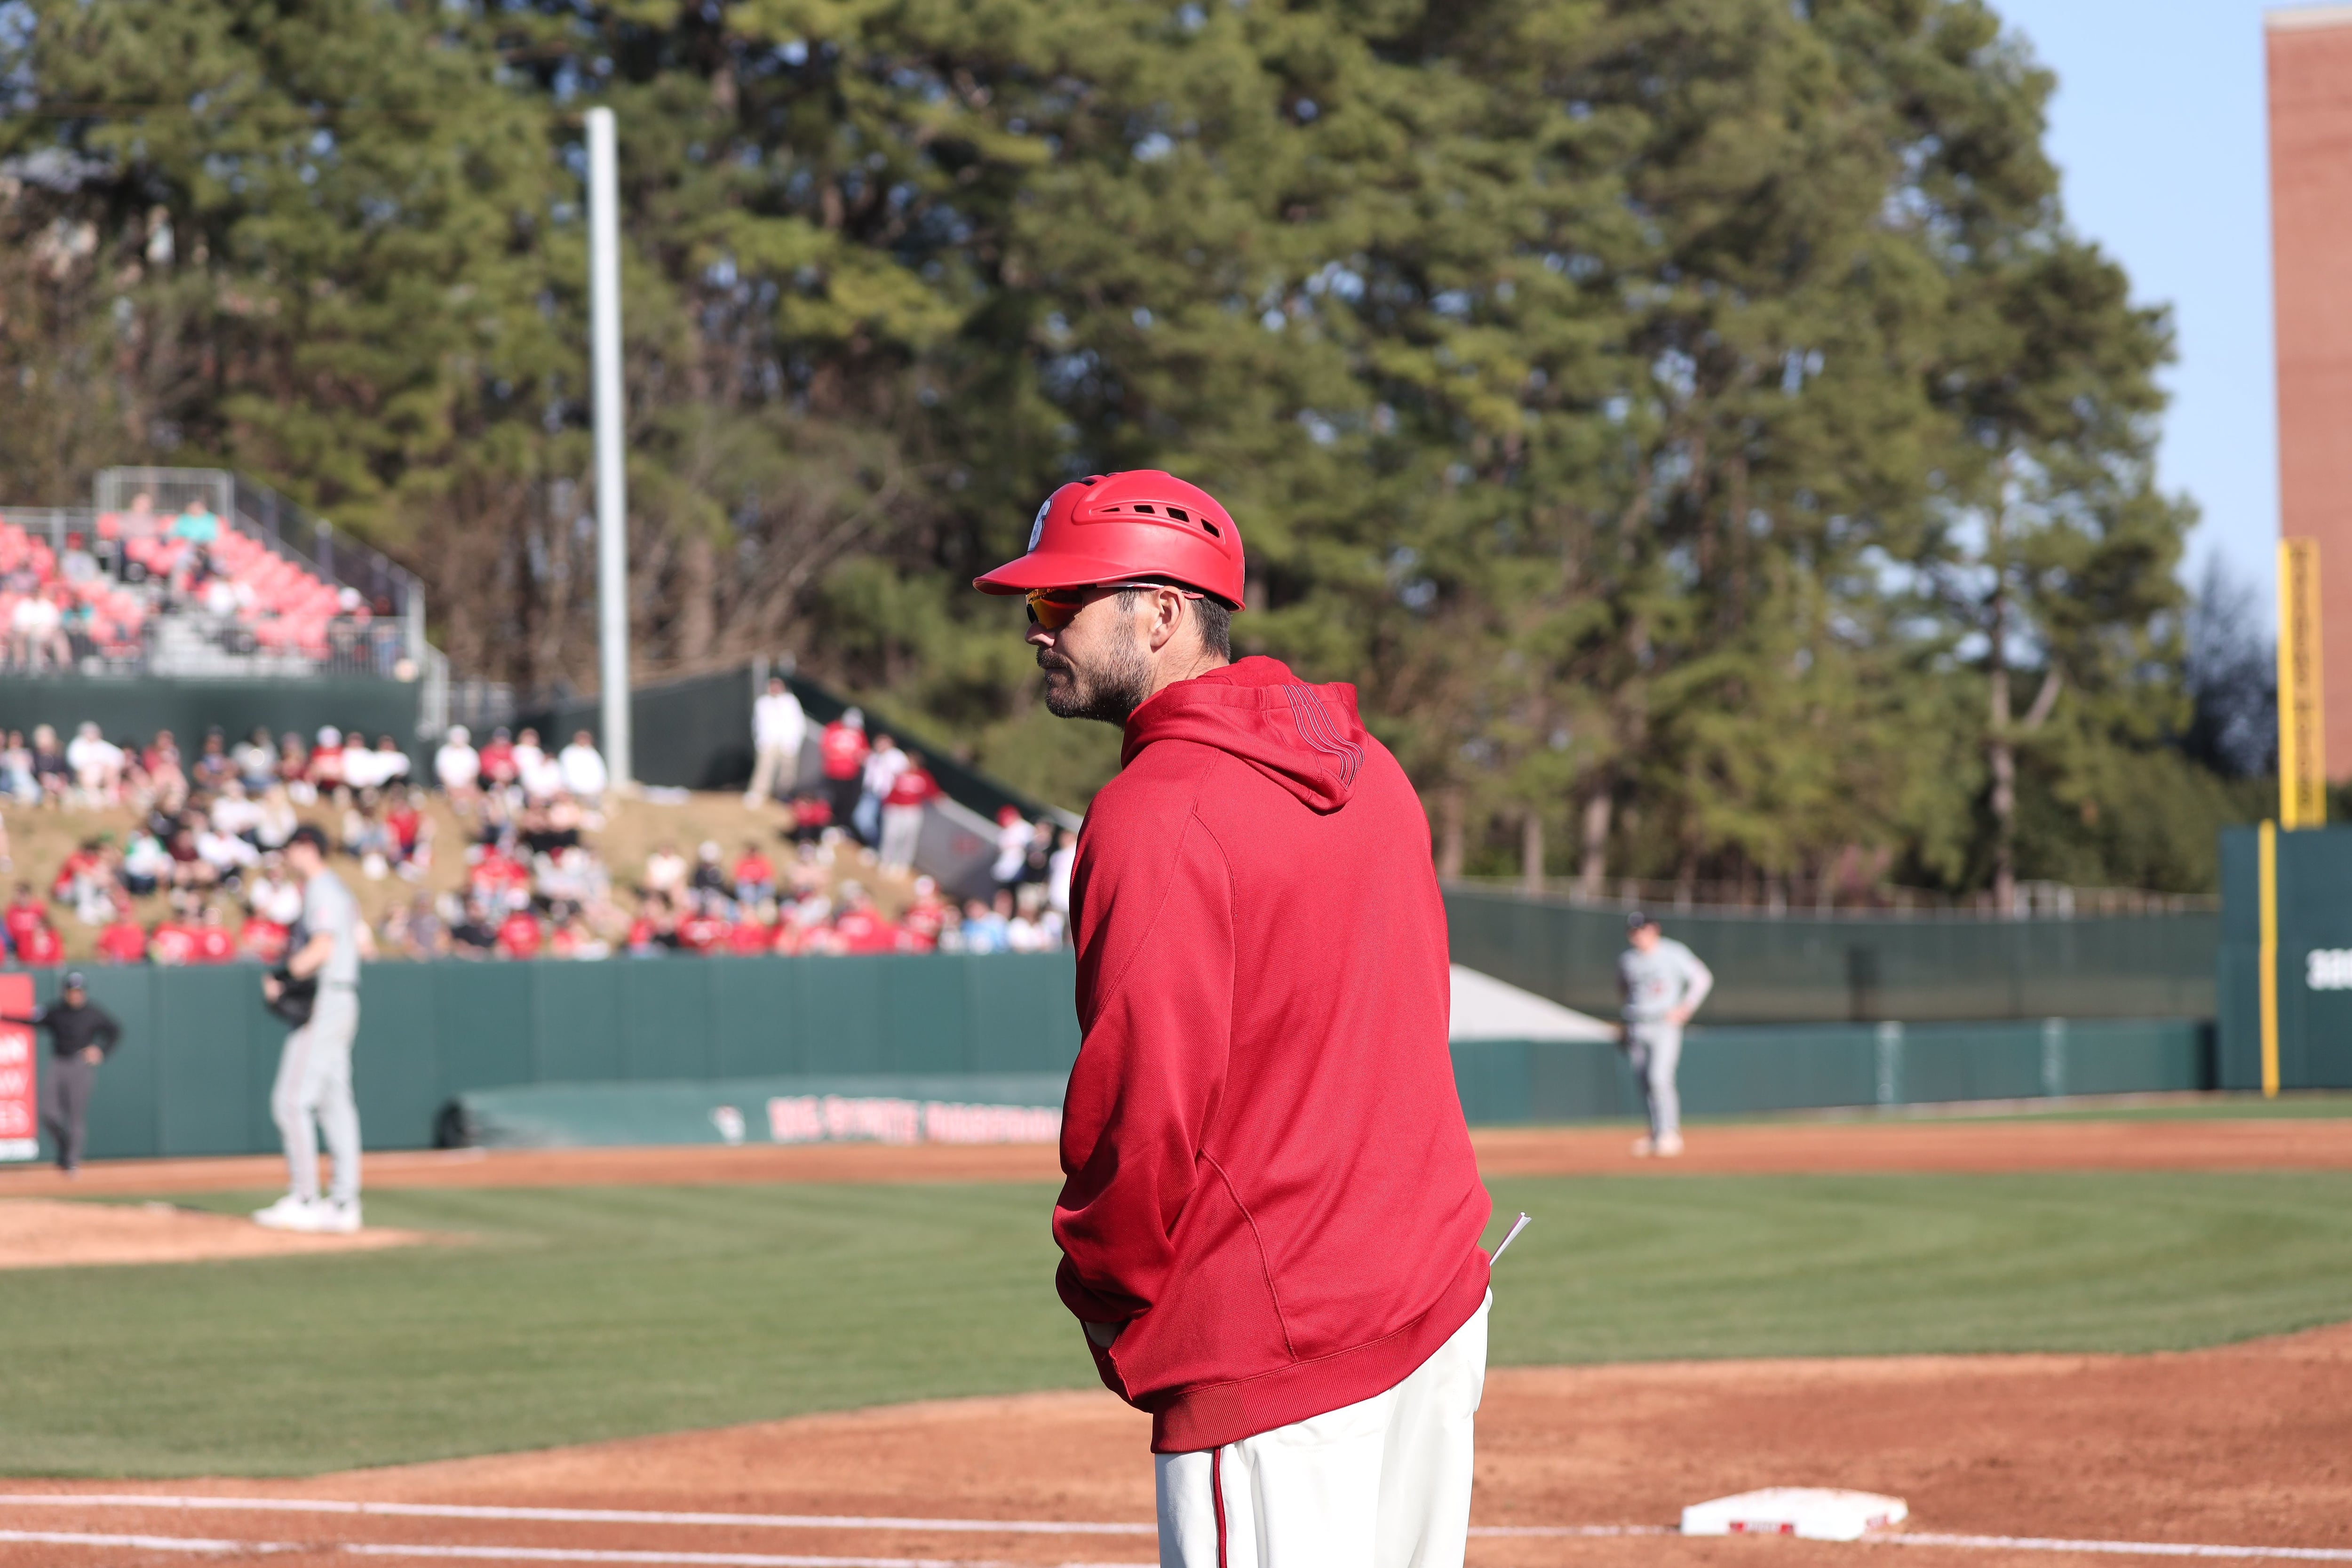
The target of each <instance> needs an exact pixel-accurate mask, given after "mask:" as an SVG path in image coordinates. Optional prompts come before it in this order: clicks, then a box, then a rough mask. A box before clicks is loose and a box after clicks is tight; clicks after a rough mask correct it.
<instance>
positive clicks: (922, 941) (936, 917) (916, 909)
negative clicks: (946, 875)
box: [898, 877, 948, 952]
mask: <svg viewBox="0 0 2352 1568" xmlns="http://www.w3.org/2000/svg"><path fill="white" fill-rule="evenodd" d="M947 917H948V904H947V900H944V899H942V898H940V889H939V884H938V883H936V882H934V881H932V880H931V879H929V877H918V878H916V879H915V901H914V902H913V903H911V904H909V905H908V906H907V912H906V914H905V915H904V916H903V917H901V918H900V920H899V921H898V925H899V928H900V929H901V930H903V931H905V932H906V933H907V935H908V937H909V938H911V939H912V940H913V942H914V943H915V948H916V951H917V952H930V951H931V950H932V949H933V948H936V947H937V946H939V944H940V930H941V929H942V928H943V927H944V926H945V925H946V924H947Z"/></svg>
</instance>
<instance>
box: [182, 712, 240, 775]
mask: <svg viewBox="0 0 2352 1568" xmlns="http://www.w3.org/2000/svg"><path fill="white" fill-rule="evenodd" d="M235 777H236V763H233V762H231V761H230V760H229V755H228V738H227V737H226V736H225V735H223V734H222V733H221V732H220V727H219V726H218V725H215V726H214V727H213V728H211V729H209V730H207V731H205V743H204V745H203V746H202V747H201V748H200V749H199V750H198V751H197V752H196V761H195V765H194V766H193V767H192V768H190V769H189V770H188V782H189V783H190V784H192V785H194V787H195V788H197V789H200V790H205V791H212V790H217V789H219V788H220V787H221V786H222V785H223V784H226V783H228V781H229V780H231V779H233V778H235Z"/></svg>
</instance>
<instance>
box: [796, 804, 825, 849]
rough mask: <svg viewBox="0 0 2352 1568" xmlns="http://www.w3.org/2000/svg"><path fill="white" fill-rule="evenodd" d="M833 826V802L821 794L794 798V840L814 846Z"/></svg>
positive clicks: (797, 842)
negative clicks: (826, 830)
mask: <svg viewBox="0 0 2352 1568" xmlns="http://www.w3.org/2000/svg"><path fill="white" fill-rule="evenodd" d="M831 826H833V802H831V801H830V800H827V799H826V798H825V797H824V795H795V796H794V797H793V843H795V844H800V845H805V846H814V844H815V843H816V841H817V840H818V839H820V838H822V837H824V833H825V829H827V828H829V827H831Z"/></svg>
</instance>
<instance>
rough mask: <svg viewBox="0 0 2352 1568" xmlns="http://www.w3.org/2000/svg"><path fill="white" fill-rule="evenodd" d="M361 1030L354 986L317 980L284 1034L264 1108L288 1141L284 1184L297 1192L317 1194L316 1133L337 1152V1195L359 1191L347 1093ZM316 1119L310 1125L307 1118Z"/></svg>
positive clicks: (346, 1199)
mask: <svg viewBox="0 0 2352 1568" xmlns="http://www.w3.org/2000/svg"><path fill="white" fill-rule="evenodd" d="M359 1032H360V996H359V993H358V992H357V991H355V990H353V989H352V987H350V986H348V985H321V986H320V987H319V1000H318V1002H317V1004H316V1005H313V1006H312V1007H311V1009H310V1022H309V1023H307V1024H305V1025H303V1026H301V1027H300V1028H299V1029H297V1030H295V1031H294V1032H293V1033H292V1034H290V1035H289V1036H287V1037H286V1047H285V1049H284V1050H283V1051H281V1052H280V1053H279V1054H278V1081H277V1083H276V1085H275V1086H274V1087H273V1088H272V1089H270V1093H269V1114H270V1117H271V1119H272V1120H274V1121H276V1122H277V1123H278V1138H279V1139H280V1140H281V1141H283V1142H284V1143H285V1146H286V1173H287V1178H288V1186H289V1190H290V1191H291V1192H292V1193H293V1194H294V1195H295V1196H296V1197H298V1198H315V1197H317V1196H318V1195H319V1134H318V1128H319V1127H323V1128H325V1129H326V1132H327V1152H329V1153H330V1154H332V1155H333V1156H334V1157H335V1189H334V1192H333V1194H332V1196H333V1197H334V1200H335V1201H336V1202H337V1203H350V1202H351V1201H352V1199H354V1198H356V1197H358V1196H359V1195H360V1112H359V1107H358V1105H357V1104H355V1103H354V1102H353V1101H352V1037H354V1036H356V1035H357V1034H358V1033H359ZM314 1119H315V1121H316V1124H317V1125H316V1126H314V1125H313V1121H314Z"/></svg>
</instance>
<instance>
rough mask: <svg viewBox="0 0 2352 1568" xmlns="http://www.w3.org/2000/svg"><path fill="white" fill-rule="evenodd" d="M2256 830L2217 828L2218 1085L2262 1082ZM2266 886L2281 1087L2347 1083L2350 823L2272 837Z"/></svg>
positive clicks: (2351, 958)
mask: <svg viewBox="0 0 2352 1568" xmlns="http://www.w3.org/2000/svg"><path fill="white" fill-rule="evenodd" d="M2261 843H2262V841H2261V835H2260V832H2259V830H2258V829H2255V828H2252V827H2232V828H2229V829H2227V830H2225V831H2224V832H2223V833H2222V835H2221V952H2220V953H2219V954H2218V955H2217V956H2216V958H2215V963H2214V966H2215V971H2216V982H2215V985H2216V990H2217V991H2218V993H2219V1000H2220V1008H2219V1024H2220V1063H2221V1082H2222V1083H2223V1084H2224V1085H2225V1086H2227V1087H2228V1088H2231V1089H2259V1088H2261V1087H2262V1084H2263V1018H2262V974H2263V879H2262V857H2261ZM2273 844H2274V848H2273V866H2274V868H2275V876H2274V882H2273V889H2272V898H2273V917H2274V918H2273V927H2272V929H2273V934H2274V939H2275V946H2274V950H2273V953H2272V955H2271V958H2272V963H2273V966H2274V967H2273V971H2272V973H2273V975H2274V976H2275V978H2276V981H2277V985H2278V990H2277V1007H2278V1046H2277V1048H2278V1078H2279V1087H2280V1088H2281V1089H2352V827H2305V828H2299V829H2297V830H2295V831H2294V832H2292V833H2276V834H2274V836H2273Z"/></svg>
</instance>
